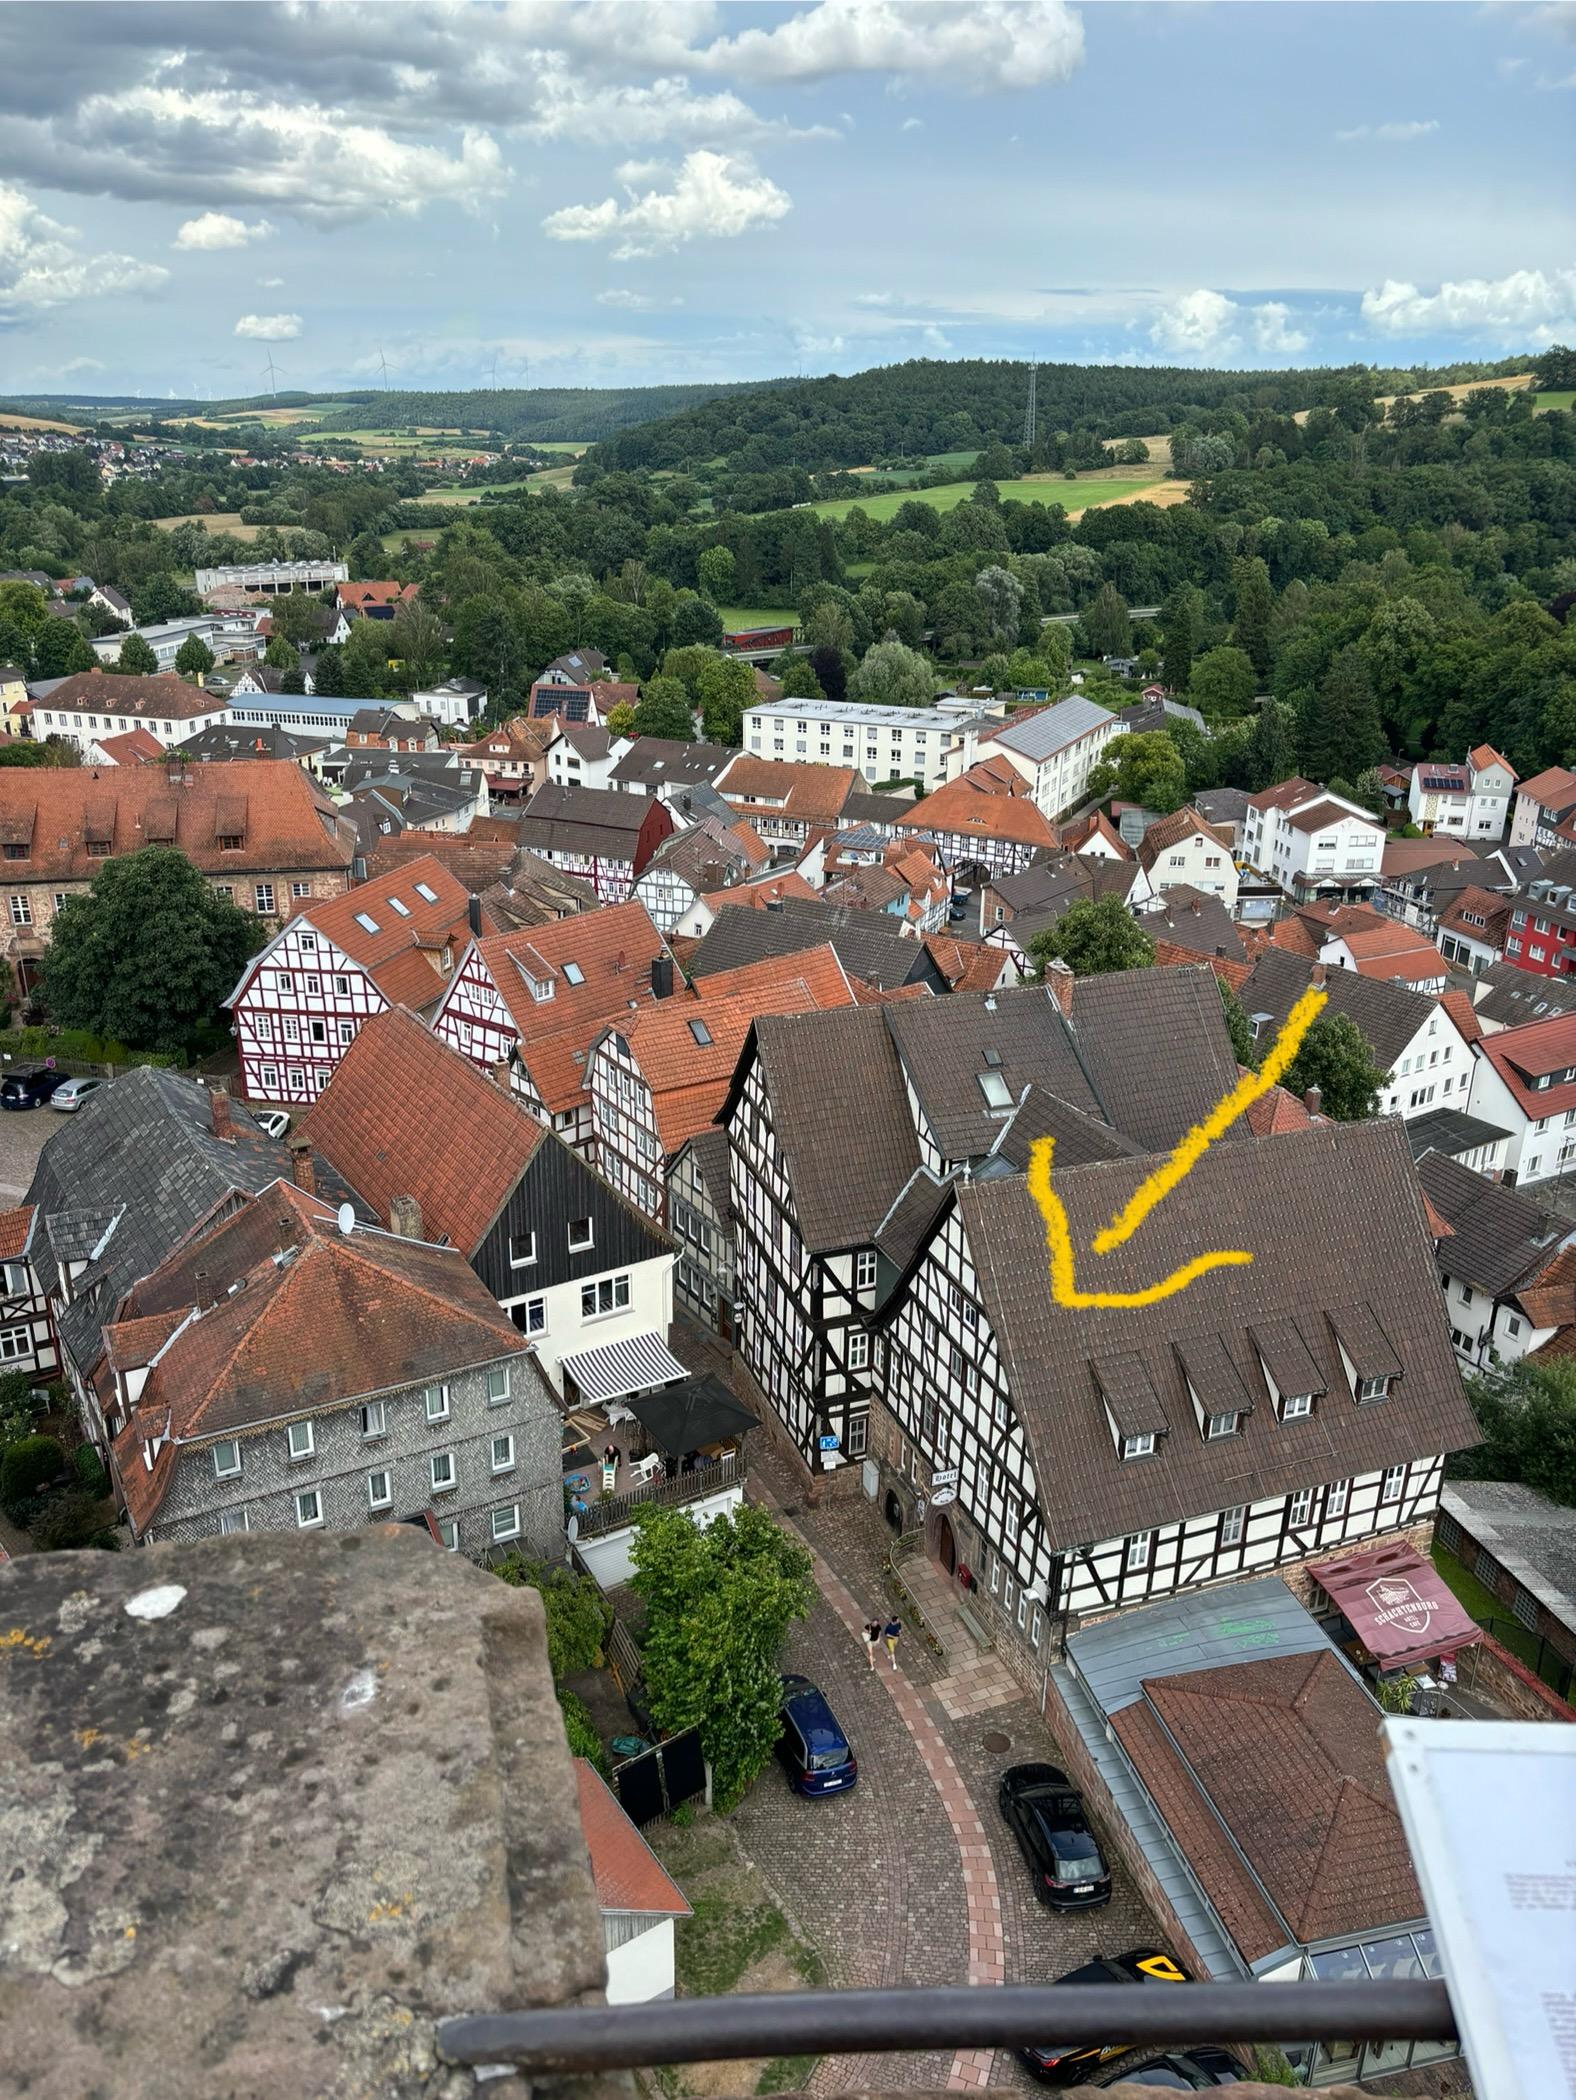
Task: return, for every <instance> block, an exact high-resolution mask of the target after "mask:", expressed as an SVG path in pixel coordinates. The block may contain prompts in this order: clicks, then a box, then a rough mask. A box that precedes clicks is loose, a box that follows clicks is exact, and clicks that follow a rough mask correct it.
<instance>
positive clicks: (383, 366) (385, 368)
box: [378, 350, 389, 393]
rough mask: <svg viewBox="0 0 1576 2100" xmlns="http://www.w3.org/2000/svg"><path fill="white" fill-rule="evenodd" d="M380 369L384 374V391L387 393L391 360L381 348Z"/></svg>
mask: <svg viewBox="0 0 1576 2100" xmlns="http://www.w3.org/2000/svg"><path fill="white" fill-rule="evenodd" d="M378 369H379V371H380V372H381V373H382V374H383V391H384V392H385V393H387V392H388V384H389V361H388V359H387V358H386V357H385V356H384V355H383V352H382V351H381V350H380V351H379V352H378Z"/></svg>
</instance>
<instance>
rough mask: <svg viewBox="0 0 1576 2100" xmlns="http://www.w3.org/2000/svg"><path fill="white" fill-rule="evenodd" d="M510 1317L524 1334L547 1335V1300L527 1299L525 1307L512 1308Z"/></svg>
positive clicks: (516, 1306)
mask: <svg viewBox="0 0 1576 2100" xmlns="http://www.w3.org/2000/svg"><path fill="white" fill-rule="evenodd" d="M509 1317H510V1319H511V1320H513V1322H514V1324H515V1326H516V1327H518V1328H519V1330H520V1332H521V1333H522V1334H546V1332H547V1300H546V1299H545V1298H527V1299H526V1301H525V1303H524V1304H523V1305H515V1306H511V1307H510V1309H509Z"/></svg>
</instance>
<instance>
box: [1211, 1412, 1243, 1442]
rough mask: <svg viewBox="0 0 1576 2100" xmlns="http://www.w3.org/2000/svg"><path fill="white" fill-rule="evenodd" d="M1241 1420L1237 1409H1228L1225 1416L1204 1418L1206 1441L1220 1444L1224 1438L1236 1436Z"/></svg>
mask: <svg viewBox="0 0 1576 2100" xmlns="http://www.w3.org/2000/svg"><path fill="white" fill-rule="evenodd" d="M1241 1419H1242V1417H1241V1415H1240V1414H1239V1413H1238V1412H1237V1410H1236V1409H1235V1408H1228V1409H1227V1410H1226V1412H1225V1413H1223V1414H1218V1415H1206V1416H1205V1417H1204V1441H1205V1442H1206V1443H1209V1444H1213V1443H1218V1442H1219V1440H1220V1438H1221V1437H1223V1436H1235V1435H1236V1433H1237V1424H1238V1423H1239V1422H1240V1421H1241Z"/></svg>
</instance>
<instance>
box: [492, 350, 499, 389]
mask: <svg viewBox="0 0 1576 2100" xmlns="http://www.w3.org/2000/svg"><path fill="white" fill-rule="evenodd" d="M492 386H493V392H494V393H496V392H497V391H498V353H497V351H496V350H495V351H494V352H493V361H492Z"/></svg>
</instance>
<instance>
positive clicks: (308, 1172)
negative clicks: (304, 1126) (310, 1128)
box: [285, 1130, 317, 1196]
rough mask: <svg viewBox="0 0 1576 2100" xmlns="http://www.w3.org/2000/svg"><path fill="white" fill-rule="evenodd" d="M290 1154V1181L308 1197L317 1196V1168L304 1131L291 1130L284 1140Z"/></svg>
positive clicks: (310, 1141)
mask: <svg viewBox="0 0 1576 2100" xmlns="http://www.w3.org/2000/svg"><path fill="white" fill-rule="evenodd" d="M285 1147H286V1150H287V1151H288V1152H289V1154H290V1179H291V1180H292V1181H293V1182H294V1183H295V1185H296V1187H297V1188H298V1189H301V1190H302V1191H304V1193H305V1194H307V1195H308V1196H315V1195H316V1194H317V1168H316V1166H315V1165H314V1164H313V1160H312V1140H311V1139H310V1138H309V1137H308V1136H307V1134H306V1132H305V1131H304V1130H292V1131H291V1133H290V1135H289V1137H287V1138H286V1139H285Z"/></svg>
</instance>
